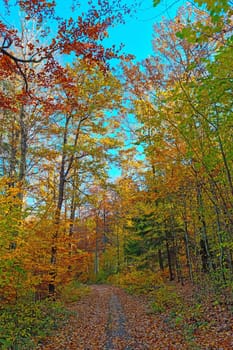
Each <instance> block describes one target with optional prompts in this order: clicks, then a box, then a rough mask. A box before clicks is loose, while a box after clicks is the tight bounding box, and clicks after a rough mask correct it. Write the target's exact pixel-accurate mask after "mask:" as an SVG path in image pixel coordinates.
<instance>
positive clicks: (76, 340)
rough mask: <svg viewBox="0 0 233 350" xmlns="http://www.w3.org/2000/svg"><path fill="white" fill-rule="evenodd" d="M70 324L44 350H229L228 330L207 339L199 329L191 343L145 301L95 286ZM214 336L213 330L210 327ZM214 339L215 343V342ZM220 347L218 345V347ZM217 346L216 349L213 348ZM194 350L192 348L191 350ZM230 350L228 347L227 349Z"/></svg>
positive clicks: (75, 308)
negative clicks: (226, 336)
mask: <svg viewBox="0 0 233 350" xmlns="http://www.w3.org/2000/svg"><path fill="white" fill-rule="evenodd" d="M70 309H72V311H73V313H74V314H73V316H72V317H71V319H70V320H69V323H67V325H66V326H65V327H64V328H63V329H62V330H60V331H59V332H57V333H56V334H55V335H54V336H52V337H50V338H48V339H47V341H46V343H44V344H43V345H41V346H40V347H39V348H38V349H43V350H55V349H56V350H147V349H148V350H177V349H178V350H193V349H199V350H214V349H218V350H220V349H221V350H230V349H232V347H231V345H230V344H231V343H230V341H232V339H230V338H229V337H228V338H227V342H226V340H225V339H224V338H223V337H222V335H223V334H226V332H229V335H230V333H231V329H230V326H229V329H228V330H220V331H219V334H217V335H216V334H212V331H211V328H210V329H209V331H210V336H211V337H212V339H210V337H208V336H207V334H206V333H205V331H204V330H202V329H199V334H198V333H197V334H196V335H195V336H196V337H197V339H195V342H191V341H190V340H189V339H188V338H187V336H185V334H183V329H184V328H183V327H181V326H180V327H179V326H178V327H171V325H170V324H169V322H167V320H166V314H153V313H151V310H150V309H149V307H148V300H147V299H146V298H144V297H141V296H140V297H137V296H132V295H128V294H127V293H125V292H124V291H123V290H122V289H120V288H117V287H113V286H106V285H100V286H99V285H95V286H92V287H91V293H90V294H89V295H87V296H86V297H84V298H82V299H81V300H80V301H79V302H77V303H74V304H73V305H72V306H71V307H70ZM213 330H214V332H215V333H216V328H214V327H213ZM216 339H217V343H215V340H216ZM220 343H221V344H220ZM216 344H217V345H216ZM194 346H195V347H194ZM229 346H230V347H229Z"/></svg>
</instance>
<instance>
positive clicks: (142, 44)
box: [108, 0, 185, 61]
mask: <svg viewBox="0 0 233 350" xmlns="http://www.w3.org/2000/svg"><path fill="white" fill-rule="evenodd" d="M125 2H126V3H129V4H132V1H131V0H127V1H125ZM184 3H185V1H184V0H177V1H170V0H161V2H160V4H159V5H158V6H156V7H153V0H143V1H142V4H141V6H140V8H139V9H138V10H137V13H136V14H135V15H134V16H133V17H131V18H130V17H129V18H127V19H126V23H125V24H124V25H118V26H116V27H115V28H112V29H110V31H109V39H108V42H109V43H111V44H116V45H119V44H120V43H123V44H124V45H125V48H124V52H125V53H129V54H133V55H135V56H136V59H137V60H139V61H140V60H143V59H144V58H146V57H147V56H149V55H151V54H152V44H151V41H152V35H153V25H154V24H155V23H159V22H160V21H161V20H162V17H169V18H172V17H174V16H175V14H176V10H177V8H179V7H180V6H181V5H182V4H184Z"/></svg>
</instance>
